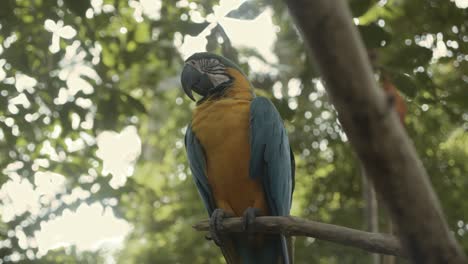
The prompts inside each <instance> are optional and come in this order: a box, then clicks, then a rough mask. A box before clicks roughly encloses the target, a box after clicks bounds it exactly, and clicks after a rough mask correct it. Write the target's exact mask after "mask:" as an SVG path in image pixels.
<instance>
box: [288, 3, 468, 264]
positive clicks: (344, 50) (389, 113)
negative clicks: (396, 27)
mask: <svg viewBox="0 0 468 264" xmlns="http://www.w3.org/2000/svg"><path fill="white" fill-rule="evenodd" d="M287 4H288V7H289V9H290V11H291V14H292V16H293V17H294V18H295V20H296V22H297V26H298V28H299V29H300V30H301V31H302V33H303V36H304V40H305V42H306V44H307V46H308V47H309V48H310V50H311V51H312V53H313V55H314V57H315V61H316V62H317V64H318V66H319V69H320V70H321V72H322V75H323V79H324V81H325V87H326V89H327V91H328V93H329V95H330V98H331V100H332V103H333V105H334V106H335V109H336V110H337V112H338V117H339V120H340V123H341V124H342V126H343V129H344V131H345V132H346V134H347V136H348V138H349V141H350V143H351V145H352V146H353V148H354V150H355V151H356V153H357V155H358V157H359V158H360V160H361V162H362V163H363V166H364V167H365V170H366V173H367V176H368V177H369V178H372V183H373V184H374V187H375V189H376V191H377V192H378V193H379V195H380V196H381V198H382V201H383V202H384V203H385V204H386V206H387V208H388V209H389V212H390V215H391V217H392V219H393V223H394V224H395V225H396V227H397V229H398V233H399V234H400V238H401V240H402V243H403V245H404V246H405V248H406V249H407V250H408V253H409V254H410V257H411V260H412V261H413V263H424V264H433V263H453V264H464V263H467V259H466V256H465V254H464V253H463V252H462V251H461V249H460V247H459V246H458V244H457V242H456V240H455V238H454V236H453V235H452V234H451V233H450V230H449V228H448V225H447V223H446V220H445V216H444V214H443V213H442V210H441V208H440V204H439V201H438V199H437V197H436V195H435V193H434V191H433V189H432V186H431V184H430V182H429V178H428V175H427V172H426V171H425V169H424V167H423V165H422V163H421V161H420V160H419V158H418V156H417V154H416V150H415V148H414V146H413V144H412V142H411V141H410V139H409V138H408V136H407V135H406V133H405V131H404V129H403V127H402V125H401V124H400V122H399V120H398V116H397V114H396V112H395V111H394V109H393V105H391V104H390V102H391V100H388V97H387V96H385V94H384V92H383V91H382V89H379V88H378V87H377V84H376V82H375V80H374V76H373V73H372V69H371V67H370V63H369V60H368V58H367V54H366V51H365V49H364V45H363V43H362V40H361V39H360V37H359V34H358V31H357V29H356V27H355V26H354V24H353V22H352V17H351V13H350V11H349V8H348V6H347V5H346V1H344V0H341V1H339V0H338V1H330V0H314V1H308V0H290V1H287ZM434 238H436V239H434Z"/></svg>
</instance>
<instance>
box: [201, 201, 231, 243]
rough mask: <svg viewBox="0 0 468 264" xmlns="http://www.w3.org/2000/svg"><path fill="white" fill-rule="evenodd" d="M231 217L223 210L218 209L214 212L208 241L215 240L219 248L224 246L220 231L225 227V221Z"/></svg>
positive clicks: (207, 237)
mask: <svg viewBox="0 0 468 264" xmlns="http://www.w3.org/2000/svg"><path fill="white" fill-rule="evenodd" d="M229 216H230V215H229V214H228V213H227V212H226V211H224V210H223V209H220V208H217V209H215V210H214V211H213V213H212V214H211V218H210V233H209V235H208V236H206V239H208V240H213V242H215V244H216V245H217V246H218V247H221V246H222V244H223V243H222V239H221V234H220V232H219V231H220V230H221V229H222V227H223V219H224V218H226V217H229Z"/></svg>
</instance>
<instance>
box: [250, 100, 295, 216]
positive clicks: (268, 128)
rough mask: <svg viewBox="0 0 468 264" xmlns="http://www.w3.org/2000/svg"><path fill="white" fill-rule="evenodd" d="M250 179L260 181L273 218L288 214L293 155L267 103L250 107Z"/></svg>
mask: <svg viewBox="0 0 468 264" xmlns="http://www.w3.org/2000/svg"><path fill="white" fill-rule="evenodd" d="M250 148H251V158H250V177H251V178H253V179H257V178H258V177H260V180H261V182H262V184H263V188H264V191H265V195H266V198H267V201H268V205H269V207H270V210H271V214H272V215H289V211H290V209H291V201H292V193H293V189H294V156H293V154H292V151H291V148H290V146H289V140H288V135H287V132H286V129H285V128H284V125H283V121H282V120H281V116H280V115H279V113H278V111H277V110H276V108H275V106H274V105H273V104H272V103H271V101H270V100H268V99H267V98H264V97H256V98H255V99H254V100H253V101H252V104H251V106H250Z"/></svg>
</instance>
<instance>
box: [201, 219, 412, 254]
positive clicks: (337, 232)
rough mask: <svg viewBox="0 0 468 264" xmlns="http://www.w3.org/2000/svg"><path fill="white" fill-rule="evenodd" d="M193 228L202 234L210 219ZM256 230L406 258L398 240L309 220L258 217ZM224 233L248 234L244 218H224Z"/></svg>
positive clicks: (388, 236) (392, 237)
mask: <svg viewBox="0 0 468 264" xmlns="http://www.w3.org/2000/svg"><path fill="white" fill-rule="evenodd" d="M193 228H195V229H196V230H198V231H207V230H208V228H209V220H204V221H201V222H199V223H197V224H195V225H194V226H193ZM255 230H256V231H257V232H259V233H275V234H278V233H282V234H285V235H288V236H307V237H313V238H317V239H320V240H325V241H330V242H334V243H338V244H342V245H345V246H350V247H355V248H359V249H363V250H366V251H369V252H374V253H380V254H387V255H394V256H399V257H405V256H406V254H405V253H404V251H403V249H402V247H401V245H400V243H399V241H398V239H397V238H396V237H394V236H391V235H386V234H380V233H369V232H365V231H360V230H356V229H351V228H347V227H342V226H336V225H331V224H324V223H320V222H314V221H307V220H304V219H300V218H297V217H293V216H289V217H284V216H282V217H278V216H276V217H275V216H262V217H257V218H256V219H255ZM220 231H221V232H223V233H228V232H237V233H241V232H245V231H244V222H243V219H242V218H240V217H235V218H226V219H224V221H223V228H222V229H221V230H220Z"/></svg>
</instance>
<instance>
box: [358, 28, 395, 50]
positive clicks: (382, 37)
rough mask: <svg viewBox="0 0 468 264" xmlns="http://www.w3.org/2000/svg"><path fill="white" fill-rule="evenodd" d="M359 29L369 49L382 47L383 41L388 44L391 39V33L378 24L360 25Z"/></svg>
mask: <svg viewBox="0 0 468 264" xmlns="http://www.w3.org/2000/svg"><path fill="white" fill-rule="evenodd" d="M358 29H359V32H360V33H361V37H362V40H363V41H364V44H365V45H366V47H367V48H368V49H372V48H379V47H382V41H385V42H386V43H387V44H388V42H389V41H390V39H391V35H390V34H389V33H388V32H387V31H385V30H384V29H383V28H381V27H379V26H378V25H377V24H369V25H360V26H358Z"/></svg>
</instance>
